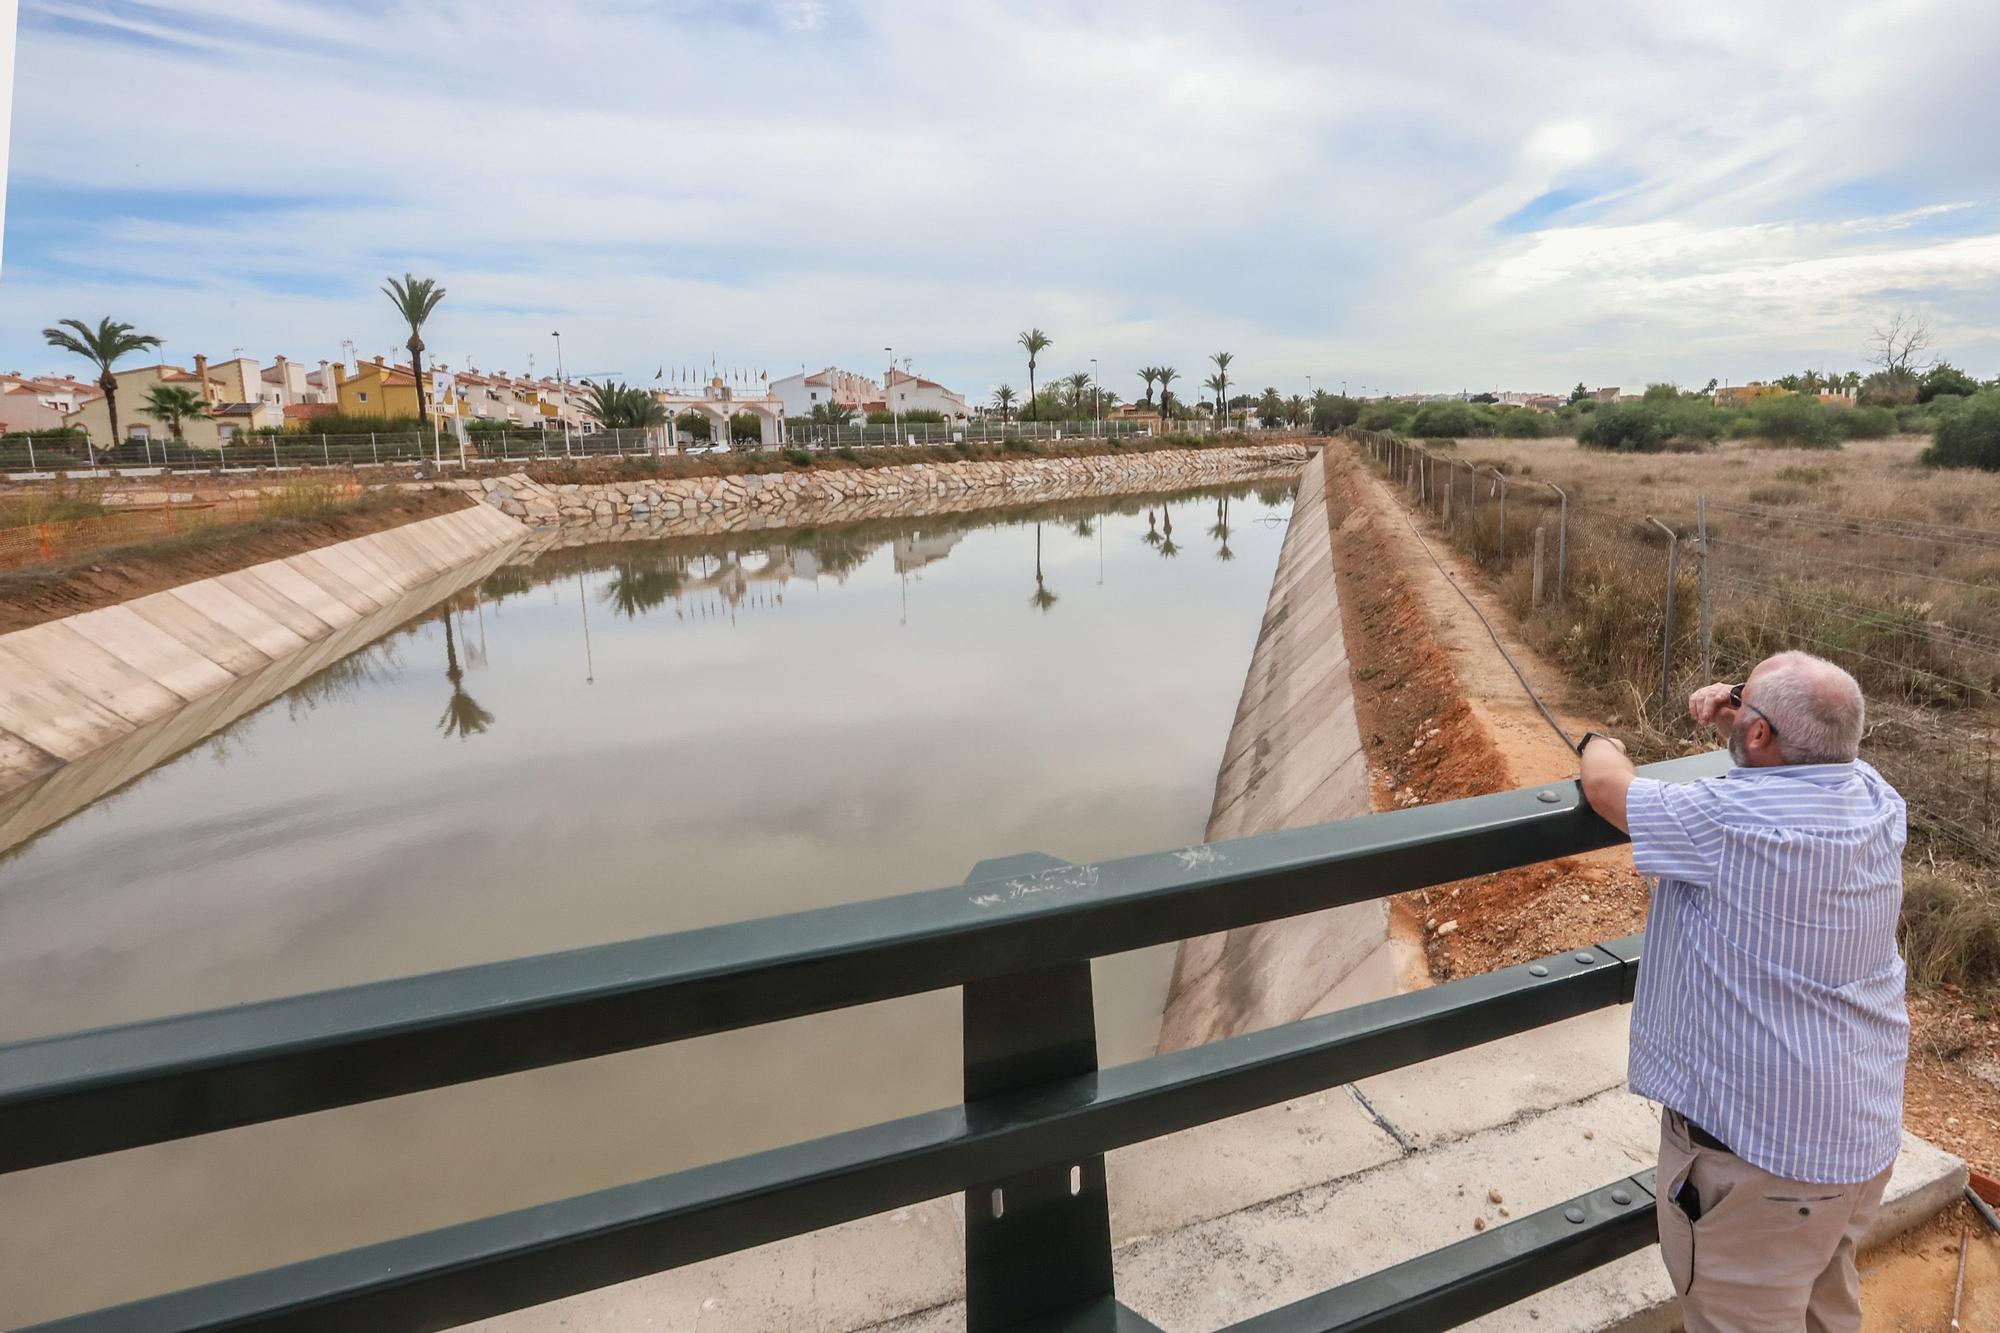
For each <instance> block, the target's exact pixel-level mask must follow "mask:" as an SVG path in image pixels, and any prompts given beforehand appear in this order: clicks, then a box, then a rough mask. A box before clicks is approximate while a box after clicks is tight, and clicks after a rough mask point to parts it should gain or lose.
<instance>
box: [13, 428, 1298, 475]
mask: <svg viewBox="0 0 2000 1333" xmlns="http://www.w3.org/2000/svg"><path fill="white" fill-rule="evenodd" d="M1225 433H1227V434H1235V435H1240V436H1242V437H1243V438H1244V439H1246V440H1255V439H1257V438H1259V437H1260V436H1261V435H1264V434H1271V435H1278V436H1287V437H1289V436H1291V435H1295V434H1297V432H1295V431H1285V432H1278V431H1274V432H1259V431H1247V432H1244V431H1236V432H1223V431H1218V430H1216V429H1215V428H1214V427H1213V426H1212V425H1211V424H1210V423H1206V422H1199V421H1195V422H1186V423H1181V422H1176V423H1174V424H1173V426H1172V428H1171V429H1168V430H1164V431H1155V430H1153V429H1151V428H1149V427H1148V426H1146V425H1144V424H1141V423H1137V422H1131V421H1096V422H1094V421H1087V420H1085V421H1039V422H1038V421H999V420H991V419H975V420H972V421H966V422H953V423H945V424H939V423H936V422H903V423H901V424H900V425H898V424H893V423H891V424H868V423H858V422H857V423H849V424H843V425H831V424H815V423H811V422H806V421H803V420H796V419H795V420H793V421H791V422H789V423H787V427H786V429H785V431H784V432H783V434H782V437H781V438H780V439H778V440H776V441H773V442H769V443H765V442H763V441H760V440H754V439H738V440H732V441H727V442H725V441H723V440H721V439H720V438H714V439H711V438H709V437H705V436H699V435H696V434H694V433H693V432H692V431H689V430H685V429H681V428H679V427H666V426H660V427H653V428H649V429H645V430H595V431H587V432H585V431H570V432H564V431H562V430H560V429H546V430H537V431H516V430H486V429H479V430H468V431H467V432H466V440H465V441H464V443H463V444H461V442H460V441H459V440H458V439H457V437H456V436H455V435H454V434H453V433H452V432H450V431H443V432H439V433H437V434H435V435H430V434H423V433H419V432H415V431H381V432H374V433H370V434H366V435H351V434H350V435H319V434H312V433H309V432H303V431H288V432H285V433H282V434H272V435H242V436H238V437H236V438H235V439H232V440H231V441H229V442H228V443H227V444H224V445H222V446H220V447H217V448H207V447H203V448H196V447H194V446H192V445H189V444H188V443H186V442H185V441H182V440H173V439H165V440H126V441H125V442H123V443H122V444H119V445H117V446H115V447H111V448H106V447H104V446H103V445H102V443H101V442H93V441H91V440H89V439H88V438H86V437H82V436H77V437H72V438H69V439H48V438H38V437H32V436H22V435H0V474H4V473H13V474H28V475H63V474H68V475H78V474H87V475H105V474H109V473H116V472H124V471H145V470H149V469H151V470H164V471H201V472H212V471H217V470H222V471H231V470H252V469H270V468H277V469H290V468H305V467H339V468H360V467H376V466H394V467H422V466H426V465H428V466H431V467H441V468H451V467H481V466H491V465H495V464H500V465H504V464H509V463H525V462H536V461H548V460H552V459H564V458H572V459H573V458H607V457H609V458H629V457H662V456H665V455H668V454H683V453H702V452H708V451H710V450H728V451H732V452H739V453H756V452H760V451H761V452H770V451H774V450H780V449H788V448H792V449H811V450H827V449H894V448H912V447H918V448H922V447H933V446H939V445H957V444H974V445H1002V446H1004V445H1007V444H1009V443H1018V442H1023V441H1034V442H1041V443H1058V442H1063V441H1070V440H1075V441H1079V442H1081V441H1088V440H1136V439H1145V438H1151V437H1158V436H1168V437H1181V436H1187V437H1195V438H1207V437H1213V436H1217V435H1221V434H1225Z"/></svg>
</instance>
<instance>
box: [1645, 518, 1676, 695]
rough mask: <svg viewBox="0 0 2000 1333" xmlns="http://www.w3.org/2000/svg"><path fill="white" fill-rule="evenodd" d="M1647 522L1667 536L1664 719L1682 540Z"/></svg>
mask: <svg viewBox="0 0 2000 1333" xmlns="http://www.w3.org/2000/svg"><path fill="white" fill-rule="evenodd" d="M1646 521H1647V522H1649V523H1651V524H1652V525H1653V526H1654V527H1656V528H1658V529H1659V530H1660V531H1661V532H1664V533H1666V534H1667V614H1666V627H1665V628H1664V629H1663V630H1662V631H1661V632H1660V715H1661V717H1662V718H1664V717H1665V716H1666V712H1667V691H1668V689H1669V688H1670V687H1671V682H1672V680H1673V675H1674V581H1675V580H1676V579H1677V578H1678V577H1679V576H1680V572H1681V539H1680V537H1679V536H1678V535H1676V534H1675V532H1674V530H1673V529H1672V528H1670V527H1668V526H1667V525H1666V524H1664V523H1662V522H1660V520H1659V519H1657V518H1654V517H1653V516H1652V515H1651V514H1648V515H1646Z"/></svg>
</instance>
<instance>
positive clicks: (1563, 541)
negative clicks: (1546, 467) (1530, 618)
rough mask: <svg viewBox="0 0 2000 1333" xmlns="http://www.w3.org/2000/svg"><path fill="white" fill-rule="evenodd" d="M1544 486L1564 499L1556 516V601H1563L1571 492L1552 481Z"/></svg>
mask: <svg viewBox="0 0 2000 1333" xmlns="http://www.w3.org/2000/svg"><path fill="white" fill-rule="evenodd" d="M1542 485H1544V486H1546V487H1548V488H1549V489H1550V490H1552V491H1554V492H1555V493H1556V494H1557V495H1560V496H1561V497H1562V508H1561V509H1560V510H1558V511H1557V515H1556V600H1557V601H1558V602H1560V601H1562V600H1563V575H1564V573H1565V572H1566V568H1567V564H1568V559H1567V557H1568V555H1569V492H1568V491H1566V490H1564V489H1563V488H1562V487H1560V486H1558V485H1556V484H1555V483H1554V482H1552V481H1545V482H1543V483H1542Z"/></svg>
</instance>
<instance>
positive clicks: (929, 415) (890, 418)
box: [868, 408, 944, 426]
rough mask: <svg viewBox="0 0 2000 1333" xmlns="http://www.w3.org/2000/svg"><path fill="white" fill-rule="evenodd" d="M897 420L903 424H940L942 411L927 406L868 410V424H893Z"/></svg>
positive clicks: (942, 416) (942, 422)
mask: <svg viewBox="0 0 2000 1333" xmlns="http://www.w3.org/2000/svg"><path fill="white" fill-rule="evenodd" d="M898 421H900V422H902V423H903V424H904V425H905V426H942V425H943V424H944V413H942V412H933V411H931V410H930V409H929V408H918V409H917V410H916V411H914V412H904V413H901V414H898V413H895V412H870V413H869V414H868V424H869V425H871V426H893V425H895V424H896V423H897V422H898Z"/></svg>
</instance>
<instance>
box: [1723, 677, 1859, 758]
mask: <svg viewBox="0 0 2000 1333" xmlns="http://www.w3.org/2000/svg"><path fill="white" fill-rule="evenodd" d="M1756 688H1757V694H1756V698H1755V699H1753V700H1751V702H1753V703H1755V704H1756V705H1757V707H1758V709H1759V710H1761V711H1762V712H1763V713H1764V714H1765V716H1766V719H1767V720H1768V721H1769V723H1770V726H1771V729H1772V730H1773V731H1774V732H1776V733H1777V737H1778V748H1779V750H1780V751H1781V752H1782V753H1783V755H1784V756H1785V762H1786V763H1788V764H1851V763H1853V762H1854V759H1855V756H1856V755H1857V754H1859V753H1860V750H1861V731H1862V727H1863V726H1864V725H1865V723H1866V722H1867V704H1866V703H1865V702H1864V701H1863V699H1862V697H1861V685H1860V683H1859V682H1857V681H1856V680H1855V679H1854V677H1853V676H1851V675H1849V674H1848V673H1847V672H1846V671H1843V670H1842V669H1841V668H1839V667H1837V666H1835V665H1834V664H1833V663H1831V662H1829V661H1827V660H1826V659H1825V658H1823V657H1814V656H1813V655H1812V654H1811V653H1800V652H1789V653H1778V654H1775V655H1774V656H1772V657H1770V658H1768V659H1766V660H1765V662H1764V663H1763V666H1762V670H1761V671H1760V672H1759V674H1758V676H1757V687H1756Z"/></svg>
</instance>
